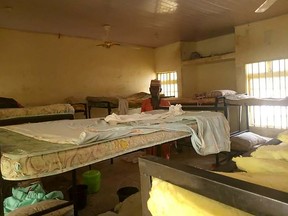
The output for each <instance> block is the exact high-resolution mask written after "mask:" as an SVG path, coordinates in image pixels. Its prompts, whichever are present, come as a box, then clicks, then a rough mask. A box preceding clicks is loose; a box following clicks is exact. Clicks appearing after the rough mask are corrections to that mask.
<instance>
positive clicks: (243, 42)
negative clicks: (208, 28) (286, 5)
mask: <svg viewBox="0 0 288 216" xmlns="http://www.w3.org/2000/svg"><path fill="white" fill-rule="evenodd" d="M287 23H288V15H284V16H279V17H276V18H273V19H268V20H264V21H260V22H255V23H250V24H246V25H241V26H237V27H235V38H236V39H235V50H236V76H237V89H238V91H239V92H245V91H246V87H245V84H246V83H245V82H243V80H245V67H244V66H245V64H247V63H252V62H258V61H265V60H273V59H281V58H288V40H287V38H288V28H287Z"/></svg>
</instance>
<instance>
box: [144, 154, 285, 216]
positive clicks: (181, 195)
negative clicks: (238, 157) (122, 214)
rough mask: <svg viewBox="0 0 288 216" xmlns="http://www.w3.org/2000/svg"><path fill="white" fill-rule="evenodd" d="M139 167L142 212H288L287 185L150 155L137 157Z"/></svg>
mask: <svg viewBox="0 0 288 216" xmlns="http://www.w3.org/2000/svg"><path fill="white" fill-rule="evenodd" d="M139 168H140V176H141V196H142V215H143V216H151V215H158V213H160V212H161V213H162V214H164V215H167V216H169V215H171V216H172V215H176V214H178V215H205V214H207V215H275V216H276V215H277V216H279V215H287V210H288V193H287V192H288V190H287V186H286V189H283V190H282V191H281V189H279V187H278V188H277V189H273V188H271V187H269V186H263V185H259V184H257V183H255V182H253V183H250V182H249V181H245V180H241V179H240V180H239V179H237V178H235V177H231V173H230V176H229V175H227V176H225V175H223V173H215V172H211V171H205V170H201V169H198V168H195V167H190V166H186V165H183V164H179V163H175V162H171V161H167V160H163V159H161V158H157V157H153V156H146V157H142V158H140V159H139ZM274 175H275V173H274V174H273V173H270V177H271V178H273V177H274ZM263 176H265V175H263ZM286 177H287V174H286ZM278 179H279V178H278ZM282 179H283V181H284V184H286V185H287V178H285V175H282ZM264 181H265V179H264ZM262 182H263V180H262ZM285 182H286V183H285ZM276 184H277V183H276ZM276 184H274V185H276ZM159 197H161V199H160V198H159Z"/></svg>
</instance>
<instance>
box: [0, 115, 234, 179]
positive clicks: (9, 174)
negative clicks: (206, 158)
mask: <svg viewBox="0 0 288 216" xmlns="http://www.w3.org/2000/svg"><path fill="white" fill-rule="evenodd" d="M176 113H177V112H171V111H170V110H169V112H161V113H159V114H153V115H152V114H143V113H142V114H134V115H122V116H121V115H120V116H118V115H116V114H112V115H110V116H107V117H106V118H105V120H104V119H100V118H99V119H77V120H61V121H50V122H40V123H30V124H21V125H11V126H6V127H0V144H1V145H0V148H1V173H2V177H3V179H6V180H25V179H32V178H39V177H44V176H50V175H55V174H58V173H62V172H67V171H70V170H73V169H77V168H80V167H83V166H87V165H90V164H93V163H96V162H99V161H103V160H106V159H109V158H113V157H116V156H119V155H123V154H125V153H129V152H132V151H136V150H140V149H144V148H147V147H151V146H155V145H159V144H163V143H166V142H170V141H175V140H178V139H181V138H185V137H191V144H192V146H193V147H194V149H195V150H196V152H197V153H198V154H200V155H207V154H215V153H218V152H220V151H230V139H229V125H228V122H227V120H226V119H225V117H224V116H223V114H222V113H218V112H185V113H180V114H177V115H176ZM136 119H137V121H136ZM212 126H213V127H212Z"/></svg>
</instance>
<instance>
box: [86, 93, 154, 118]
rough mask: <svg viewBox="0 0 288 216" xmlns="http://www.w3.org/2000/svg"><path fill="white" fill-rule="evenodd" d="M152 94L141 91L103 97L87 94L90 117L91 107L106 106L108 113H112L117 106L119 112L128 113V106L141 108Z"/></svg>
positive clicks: (89, 116)
mask: <svg viewBox="0 0 288 216" xmlns="http://www.w3.org/2000/svg"><path fill="white" fill-rule="evenodd" d="M149 97H150V94H148V93H145V92H139V93H136V94H132V95H130V96H128V97H103V96H97V97H96V96H87V97H86V100H87V107H88V118H91V109H92V108H93V107H95V108H104V109H107V114H108V115H110V114H111V113H112V109H115V108H117V109H118V111H119V114H121V115H123V114H127V111H128V108H141V104H142V101H143V100H145V99H147V98H149Z"/></svg>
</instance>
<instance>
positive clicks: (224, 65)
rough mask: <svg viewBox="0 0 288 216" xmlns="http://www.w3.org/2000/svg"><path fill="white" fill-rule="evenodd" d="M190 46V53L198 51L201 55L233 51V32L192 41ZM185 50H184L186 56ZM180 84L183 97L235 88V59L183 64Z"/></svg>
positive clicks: (206, 55)
mask: <svg viewBox="0 0 288 216" xmlns="http://www.w3.org/2000/svg"><path fill="white" fill-rule="evenodd" d="M190 47H191V48H192V49H191V50H190V53H192V52H198V53H199V54H200V55H201V56H202V57H208V56H213V55H219V54H224V53H229V52H234V49H235V48H234V34H228V35H224V36H221V37H215V38H211V39H207V40H203V41H199V42H196V43H195V42H193V46H190ZM187 52H188V51H187V50H185V53H186V56H187ZM182 84H183V86H182V88H183V96H184V97H193V96H194V94H195V93H200V92H209V91H211V90H215V89H232V90H235V88H236V77H235V61H234V60H228V61H223V62H218V63H207V64H189V65H183V66H182Z"/></svg>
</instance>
